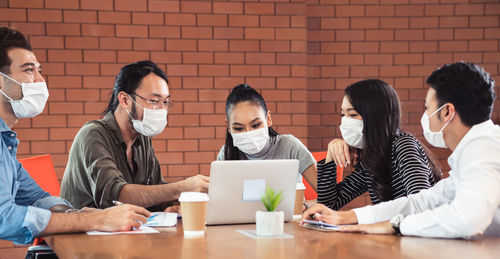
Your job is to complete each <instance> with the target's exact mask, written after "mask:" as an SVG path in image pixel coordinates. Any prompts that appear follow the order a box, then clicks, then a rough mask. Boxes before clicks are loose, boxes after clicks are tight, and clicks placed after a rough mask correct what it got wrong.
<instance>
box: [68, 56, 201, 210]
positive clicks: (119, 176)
mask: <svg viewBox="0 0 500 259" xmlns="http://www.w3.org/2000/svg"><path fill="white" fill-rule="evenodd" d="M170 104H171V103H170V94H169V91H168V80H167V78H166V76H165V74H164V73H163V71H162V70H161V69H160V68H159V67H158V66H157V65H156V64H155V63H153V62H151V61H140V62H136V63H132V64H129V65H126V66H124V67H123V68H122V69H121V71H120V73H119V74H118V76H117V77H116V82H115V85H114V88H113V93H112V96H111V100H110V102H109V105H108V108H107V109H106V111H105V116H104V118H103V119H100V120H95V121H90V122H88V123H87V124H85V125H84V126H83V127H82V128H81V129H80V131H79V132H78V134H77V135H76V137H75V140H74V142H73V145H72V147H71V150H70V153H69V159H68V164H67V166H66V171H65V173H64V177H63V180H62V186H61V197H64V198H65V199H67V200H68V201H70V202H71V203H72V204H73V206H75V207H77V208H80V207H96V208H106V207H110V206H113V201H114V200H118V201H120V202H123V203H129V204H134V205H138V206H142V207H148V208H150V209H151V210H163V209H164V208H165V207H166V206H167V205H168V204H169V202H171V201H174V200H176V199H177V198H178V197H179V194H180V193H181V192H183V191H201V192H206V191H207V190H208V177H206V176H202V175H196V176H193V177H189V178H187V179H185V180H183V181H179V182H175V183H169V184H166V183H165V182H163V179H162V175H161V171H160V164H159V162H158V160H157V158H156V156H155V153H154V150H153V145H152V142H151V137H153V136H156V135H158V134H160V133H161V132H162V131H163V129H164V128H165V126H166V124H167V111H168V109H169V107H170Z"/></svg>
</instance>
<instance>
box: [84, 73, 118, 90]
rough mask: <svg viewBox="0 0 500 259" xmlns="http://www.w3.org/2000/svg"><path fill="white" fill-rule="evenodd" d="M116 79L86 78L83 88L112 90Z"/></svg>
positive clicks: (106, 77) (110, 77)
mask: <svg viewBox="0 0 500 259" xmlns="http://www.w3.org/2000/svg"><path fill="white" fill-rule="evenodd" d="M114 83H115V78H114V77H113V76H85V77H84V78H83V88H104V89H109V90H111V88H112V86H113V84H114Z"/></svg>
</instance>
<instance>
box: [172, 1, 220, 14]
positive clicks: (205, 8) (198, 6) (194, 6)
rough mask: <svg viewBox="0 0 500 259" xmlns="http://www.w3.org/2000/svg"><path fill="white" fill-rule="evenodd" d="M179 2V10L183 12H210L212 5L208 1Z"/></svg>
mask: <svg viewBox="0 0 500 259" xmlns="http://www.w3.org/2000/svg"><path fill="white" fill-rule="evenodd" d="M180 3H181V12H183V13H210V12H211V11H212V6H211V3H210V2H202V1H184V2H182V1H181V2H180Z"/></svg>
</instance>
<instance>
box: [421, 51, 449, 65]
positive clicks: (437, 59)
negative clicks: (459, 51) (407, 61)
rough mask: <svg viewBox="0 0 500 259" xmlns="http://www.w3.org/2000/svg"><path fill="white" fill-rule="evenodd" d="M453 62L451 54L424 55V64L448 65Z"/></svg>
mask: <svg viewBox="0 0 500 259" xmlns="http://www.w3.org/2000/svg"><path fill="white" fill-rule="evenodd" d="M452 61H453V56H452V55H451V53H424V64H437V65H441V64H448V63H451V62H452Z"/></svg>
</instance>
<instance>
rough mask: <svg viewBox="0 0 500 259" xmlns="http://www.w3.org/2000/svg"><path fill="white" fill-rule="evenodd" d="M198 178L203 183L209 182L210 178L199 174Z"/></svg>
mask: <svg viewBox="0 0 500 259" xmlns="http://www.w3.org/2000/svg"><path fill="white" fill-rule="evenodd" d="M198 177H199V178H201V179H202V180H203V181H205V182H210V177H208V176H205V175H202V174H199V175H198Z"/></svg>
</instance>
